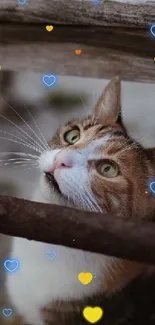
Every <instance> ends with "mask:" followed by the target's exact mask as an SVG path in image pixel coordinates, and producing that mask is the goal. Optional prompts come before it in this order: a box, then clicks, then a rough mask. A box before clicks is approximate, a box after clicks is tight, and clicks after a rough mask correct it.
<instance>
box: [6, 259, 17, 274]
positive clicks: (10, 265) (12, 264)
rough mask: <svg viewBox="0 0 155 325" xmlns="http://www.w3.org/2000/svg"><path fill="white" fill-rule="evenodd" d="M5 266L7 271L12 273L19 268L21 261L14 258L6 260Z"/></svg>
mask: <svg viewBox="0 0 155 325" xmlns="http://www.w3.org/2000/svg"><path fill="white" fill-rule="evenodd" d="M4 267H5V268H6V270H7V271H9V272H11V273H12V272H14V271H16V270H17V269H18V267H19V262H18V261H17V260H13V259H10V260H6V261H5V262H4Z"/></svg>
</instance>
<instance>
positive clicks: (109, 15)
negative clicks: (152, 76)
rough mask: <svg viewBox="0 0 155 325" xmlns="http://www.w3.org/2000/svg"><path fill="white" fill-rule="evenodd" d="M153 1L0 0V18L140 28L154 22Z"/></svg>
mask: <svg viewBox="0 0 155 325" xmlns="http://www.w3.org/2000/svg"><path fill="white" fill-rule="evenodd" d="M154 17H155V4H154V3H153V2H152V3H150V4H139V5H132V4H124V3H117V2H113V1H109V0H100V3H99V4H96V5H95V4H93V1H92V0H70V1H64V0H52V1H51V0H44V1H42V0H37V1H34V0H33V1H27V3H26V4H25V5H19V4H18V1H15V0H5V1H0V21H3V22H4V21H5V22H10V21H13V22H20V23H22V22H27V23H44V24H55V23H58V24H79V25H81V24H82V25H96V26H130V27H131V26H132V27H133V26H135V27H143V26H145V27H146V26H147V25H148V24H150V23H152V22H154Z"/></svg>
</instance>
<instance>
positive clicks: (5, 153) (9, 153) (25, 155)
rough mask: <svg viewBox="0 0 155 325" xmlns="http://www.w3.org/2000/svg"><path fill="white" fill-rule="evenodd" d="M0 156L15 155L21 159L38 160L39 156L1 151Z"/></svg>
mask: <svg viewBox="0 0 155 325" xmlns="http://www.w3.org/2000/svg"><path fill="white" fill-rule="evenodd" d="M0 155H17V156H19V155H20V156H21V157H32V158H37V159H38V158H39V156H36V155H32V154H30V153H26V152H20V151H3V152H0Z"/></svg>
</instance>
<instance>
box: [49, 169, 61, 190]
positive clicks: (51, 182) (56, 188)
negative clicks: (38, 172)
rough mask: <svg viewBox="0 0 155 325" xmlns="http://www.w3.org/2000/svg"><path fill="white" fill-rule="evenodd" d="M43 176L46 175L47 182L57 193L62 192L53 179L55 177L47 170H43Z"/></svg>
mask: <svg viewBox="0 0 155 325" xmlns="http://www.w3.org/2000/svg"><path fill="white" fill-rule="evenodd" d="M45 177H46V179H47V181H48V183H50V184H51V185H52V186H53V187H54V189H55V191H56V192H57V193H59V194H62V193H61V191H60V188H59V185H58V183H57V181H56V180H55V177H54V176H53V175H52V174H51V173H49V172H45Z"/></svg>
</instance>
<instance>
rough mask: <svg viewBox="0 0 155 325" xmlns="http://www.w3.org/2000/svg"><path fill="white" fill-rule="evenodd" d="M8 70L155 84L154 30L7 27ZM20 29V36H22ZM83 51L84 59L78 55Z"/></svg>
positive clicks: (3, 54)
mask: <svg viewBox="0 0 155 325" xmlns="http://www.w3.org/2000/svg"><path fill="white" fill-rule="evenodd" d="M1 26H3V29H2V31H3V33H2V32H1V29H0V32H1V37H0V63H1V65H2V69H3V70H8V69H11V70H16V71H21V70H24V71H25V70H29V71H36V72H40V73H47V72H49V73H54V74H60V75H70V76H83V77H96V78H109V79H110V78H111V77H113V76H114V75H119V76H120V77H121V79H122V80H129V81H141V82H154V80H155V62H154V61H153V58H154V56H155V42H154V40H153V39H152V38H151V36H150V34H149V32H148V29H147V30H145V29H144V30H143V29H139V30H138V29H135V30H134V29H130V28H128V29H127V28H126V29H122V28H115V29H114V28H110V27H91V28H90V27H76V26H72V27H71V26H66V27H61V26H54V29H53V31H52V32H51V33H48V32H47V31H46V29H45V25H38V26H37V25H24V24H23V25H18V24H13V25H10V24H9V25H1ZM19 30H20V33H19ZM76 49H81V50H82V53H81V55H79V56H77V55H76V54H75V50H76Z"/></svg>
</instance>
